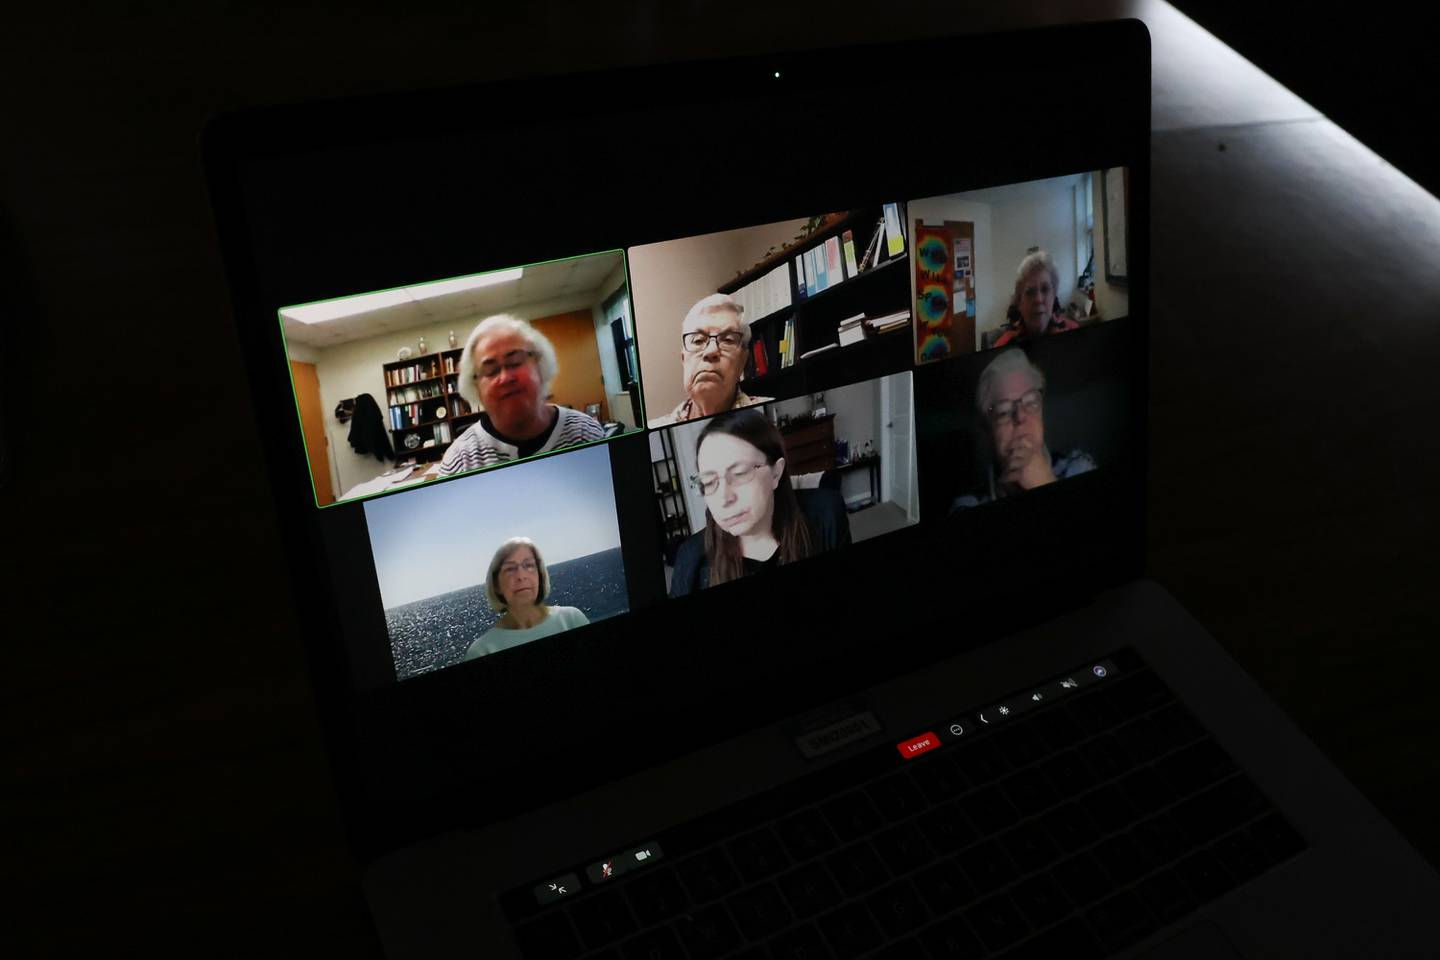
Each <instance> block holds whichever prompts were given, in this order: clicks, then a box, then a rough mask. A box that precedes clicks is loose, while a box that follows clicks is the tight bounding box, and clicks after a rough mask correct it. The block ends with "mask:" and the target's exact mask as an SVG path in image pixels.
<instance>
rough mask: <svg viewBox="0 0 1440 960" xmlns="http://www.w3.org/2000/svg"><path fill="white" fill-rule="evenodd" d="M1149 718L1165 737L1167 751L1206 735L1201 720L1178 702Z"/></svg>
mask: <svg viewBox="0 0 1440 960" xmlns="http://www.w3.org/2000/svg"><path fill="white" fill-rule="evenodd" d="M1149 719H1150V722H1151V723H1152V724H1153V725H1154V726H1155V729H1156V730H1158V731H1159V732H1160V735H1161V736H1162V737H1164V739H1165V744H1166V749H1167V751H1168V750H1175V749H1177V748H1179V747H1183V746H1185V745H1187V744H1189V743H1191V742H1192V741H1194V740H1198V739H1199V738H1200V737H1202V736H1204V735H1205V730H1204V728H1203V727H1201V726H1200V721H1198V720H1196V719H1195V718H1194V717H1193V716H1191V714H1190V711H1189V710H1186V709H1185V708H1184V707H1182V706H1181V705H1180V704H1178V703H1172V704H1170V705H1169V706H1167V707H1164V708H1162V709H1160V710H1157V711H1156V712H1155V713H1152V714H1151V715H1150V718H1149Z"/></svg>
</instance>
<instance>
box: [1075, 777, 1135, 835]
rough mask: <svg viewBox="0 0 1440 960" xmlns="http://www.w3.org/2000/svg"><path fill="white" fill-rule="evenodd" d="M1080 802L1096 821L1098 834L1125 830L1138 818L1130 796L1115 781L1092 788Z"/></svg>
mask: <svg viewBox="0 0 1440 960" xmlns="http://www.w3.org/2000/svg"><path fill="white" fill-rule="evenodd" d="M1079 802H1080V805H1081V806H1083V807H1084V808H1085V813H1086V814H1087V815H1088V816H1089V817H1090V819H1091V820H1092V821H1093V822H1094V824H1095V830H1096V835H1097V836H1101V835H1104V834H1107V833H1114V832H1115V831H1117V830H1124V829H1125V828H1126V827H1128V826H1130V825H1131V824H1132V823H1134V822H1135V820H1136V816H1135V808H1134V807H1133V806H1131V804H1130V798H1129V797H1127V796H1125V794H1124V792H1123V791H1121V790H1120V788H1119V787H1117V786H1116V785H1115V784H1113V783H1112V784H1108V785H1106V786H1103V787H1099V788H1097V789H1095V790H1091V791H1090V792H1089V793H1087V794H1086V795H1085V796H1083V797H1081V798H1080V801H1079Z"/></svg>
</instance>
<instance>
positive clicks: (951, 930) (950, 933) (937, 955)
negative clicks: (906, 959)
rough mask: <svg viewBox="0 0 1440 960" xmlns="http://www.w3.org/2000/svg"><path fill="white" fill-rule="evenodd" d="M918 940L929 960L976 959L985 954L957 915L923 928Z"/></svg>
mask: <svg viewBox="0 0 1440 960" xmlns="http://www.w3.org/2000/svg"><path fill="white" fill-rule="evenodd" d="M920 942H921V943H923V944H924V945H925V951H926V952H927V953H929V954H930V958H931V960H977V958H979V957H983V956H985V948H984V947H982V946H980V941H979V940H978V939H977V938H976V937H975V934H974V933H972V932H971V931H970V927H969V926H968V925H967V924H966V923H965V921H964V920H962V919H961V918H959V917H950V918H948V919H945V920H941V921H940V922H939V923H937V924H935V925H934V926H932V927H930V928H929V929H927V930H923V931H921V933H920Z"/></svg>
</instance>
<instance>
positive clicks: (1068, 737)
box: [1026, 710, 1085, 751]
mask: <svg viewBox="0 0 1440 960" xmlns="http://www.w3.org/2000/svg"><path fill="white" fill-rule="evenodd" d="M1026 723H1027V724H1028V725H1029V726H1030V728H1031V729H1032V730H1034V731H1035V733H1036V735H1037V736H1039V737H1040V739H1041V740H1043V741H1045V745H1046V746H1047V747H1049V748H1050V750H1052V751H1055V750H1067V749H1069V748H1070V747H1073V746H1074V745H1075V744H1077V743H1079V742H1080V741H1081V740H1082V739H1084V737H1085V731H1084V730H1081V729H1080V727H1079V726H1078V725H1077V724H1076V723H1075V721H1074V720H1072V719H1071V718H1070V714H1068V713H1066V712H1065V711H1064V710H1046V711H1044V712H1042V713H1040V714H1039V715H1037V716H1036V717H1034V718H1033V719H1030V720H1027V721H1026Z"/></svg>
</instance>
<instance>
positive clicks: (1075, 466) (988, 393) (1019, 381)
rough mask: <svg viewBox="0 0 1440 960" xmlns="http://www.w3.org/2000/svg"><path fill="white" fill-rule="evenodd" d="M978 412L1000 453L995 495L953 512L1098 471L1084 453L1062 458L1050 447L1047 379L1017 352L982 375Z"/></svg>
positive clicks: (993, 474)
mask: <svg viewBox="0 0 1440 960" xmlns="http://www.w3.org/2000/svg"><path fill="white" fill-rule="evenodd" d="M975 406H976V408H977V410H978V411H979V414H980V419H981V422H982V423H983V424H984V425H985V428H986V430H987V432H988V433H989V434H990V438H991V441H992V444H993V449H994V452H995V463H994V469H992V470H991V471H990V487H989V490H988V491H987V492H986V493H985V494H982V495H978V496H977V495H966V496H962V497H960V498H959V499H957V500H956V501H955V503H954V504H953V505H952V507H951V509H952V510H955V509H960V508H963V507H973V506H975V505H977V504H980V503H985V502H988V501H990V500H993V499H996V498H999V497H1009V496H1014V495H1015V494H1017V493H1020V492H1022V491H1025V490H1033V489H1034V488H1035V487H1041V486H1044V485H1045V484H1047V483H1054V482H1055V481H1056V480H1063V479H1065V478H1066V477H1074V476H1078V475H1079V474H1082V473H1087V472H1088V471H1091V470H1094V469H1095V461H1094V460H1093V459H1091V457H1090V455H1089V454H1087V453H1085V452H1084V451H1081V450H1072V451H1070V452H1069V453H1066V454H1063V455H1062V454H1057V453H1054V452H1052V451H1051V450H1050V448H1049V447H1048V446H1047V445H1046V442H1045V374H1044V373H1042V372H1041V370H1040V368H1039V367H1037V366H1035V365H1034V364H1033V363H1031V362H1030V358H1029V357H1027V356H1025V352H1024V351H1023V350H1020V349H1019V348H1016V347H1011V348H1010V349H1008V350H1004V351H1002V352H1001V353H1000V355H999V356H997V357H996V358H995V359H994V360H991V361H990V364H989V365H988V366H987V367H986V368H985V369H984V371H982V372H981V374H980V383H979V385H978V387H977V388H976V391H975Z"/></svg>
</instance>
